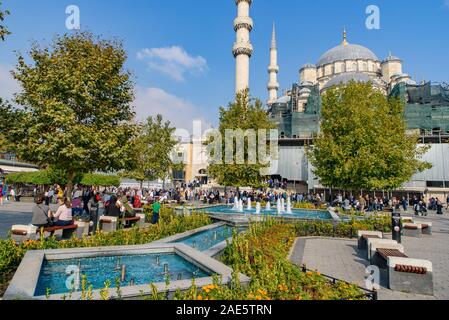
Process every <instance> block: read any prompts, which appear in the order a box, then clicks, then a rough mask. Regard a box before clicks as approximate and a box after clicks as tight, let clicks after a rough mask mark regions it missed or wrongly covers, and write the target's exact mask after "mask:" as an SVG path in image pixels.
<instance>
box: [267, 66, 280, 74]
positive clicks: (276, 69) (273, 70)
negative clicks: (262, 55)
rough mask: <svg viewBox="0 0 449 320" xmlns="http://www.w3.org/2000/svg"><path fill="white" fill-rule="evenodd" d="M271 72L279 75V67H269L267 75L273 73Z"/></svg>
mask: <svg viewBox="0 0 449 320" xmlns="http://www.w3.org/2000/svg"><path fill="white" fill-rule="evenodd" d="M273 72H276V73H279V66H269V67H268V73H273Z"/></svg>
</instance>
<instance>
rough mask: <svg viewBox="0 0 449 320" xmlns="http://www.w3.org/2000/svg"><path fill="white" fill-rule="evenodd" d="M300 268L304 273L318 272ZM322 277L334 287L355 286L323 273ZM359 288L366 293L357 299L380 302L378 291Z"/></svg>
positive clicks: (303, 266)
mask: <svg viewBox="0 0 449 320" xmlns="http://www.w3.org/2000/svg"><path fill="white" fill-rule="evenodd" d="M299 268H300V269H301V271H302V272H304V273H306V272H317V271H316V270H310V269H307V267H306V265H302V266H300V267H299ZM320 275H321V276H322V277H324V278H326V279H327V280H328V282H329V283H331V284H333V285H335V284H337V282H341V283H345V284H349V285H354V284H353V283H350V282H348V281H344V280H340V279H337V278H334V277H331V276H328V275H325V274H321V273H320ZM357 288H358V289H359V290H361V291H363V292H365V293H364V294H362V295H361V296H359V297H356V298H364V299H366V300H370V301H377V300H378V296H377V291H374V290H368V289H365V288H362V287H360V286H357Z"/></svg>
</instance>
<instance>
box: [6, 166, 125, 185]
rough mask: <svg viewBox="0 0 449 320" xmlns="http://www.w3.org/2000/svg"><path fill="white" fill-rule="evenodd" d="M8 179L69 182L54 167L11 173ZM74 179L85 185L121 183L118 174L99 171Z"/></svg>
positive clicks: (14, 182) (37, 183) (56, 182)
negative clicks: (106, 173) (99, 172)
mask: <svg viewBox="0 0 449 320" xmlns="http://www.w3.org/2000/svg"><path fill="white" fill-rule="evenodd" d="M6 181H7V182H8V183H9V184H33V185H39V186H50V185H54V184H59V185H61V186H65V185H66V184H67V179H66V178H65V177H64V172H61V171H60V170H54V169H45V170H40V171H35V172H17V173H10V174H8V175H7V176H6ZM74 181H75V182H76V183H79V184H81V185H83V186H93V187H111V186H114V187H118V186H119V185H120V178H119V177H118V176H116V175H105V174H97V173H86V174H84V175H77V176H76V177H75V179H74Z"/></svg>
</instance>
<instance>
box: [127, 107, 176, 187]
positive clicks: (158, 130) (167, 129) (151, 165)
mask: <svg viewBox="0 0 449 320" xmlns="http://www.w3.org/2000/svg"><path fill="white" fill-rule="evenodd" d="M175 130H176V129H175V128H174V127H171V125H170V122H169V121H166V122H164V120H163V118H162V116H161V115H157V116H156V117H155V118H154V119H153V117H148V118H147V120H146V122H145V123H142V124H140V126H139V135H138V136H137V137H136V138H135V139H134V140H133V141H132V142H131V144H132V148H133V154H132V158H133V167H132V170H129V171H127V172H125V173H124V174H123V176H125V177H128V178H131V179H135V180H137V181H140V182H143V181H145V180H147V181H154V180H157V179H165V178H166V177H167V176H168V175H169V170H170V169H173V168H176V167H177V165H176V164H175V163H173V161H172V158H171V153H172V151H173V148H174V147H175V146H176V144H177V141H176V140H175V138H174V137H173V133H174V132H175Z"/></svg>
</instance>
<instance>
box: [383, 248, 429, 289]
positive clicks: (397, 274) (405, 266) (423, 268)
mask: <svg viewBox="0 0 449 320" xmlns="http://www.w3.org/2000/svg"><path fill="white" fill-rule="evenodd" d="M387 266H388V288H390V289H391V290H395V291H401V292H406V293H415V294H424V295H433V294H434V292H433V269H432V262H430V261H428V260H421V259H411V258H406V257H394V256H391V257H388V258H387Z"/></svg>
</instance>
